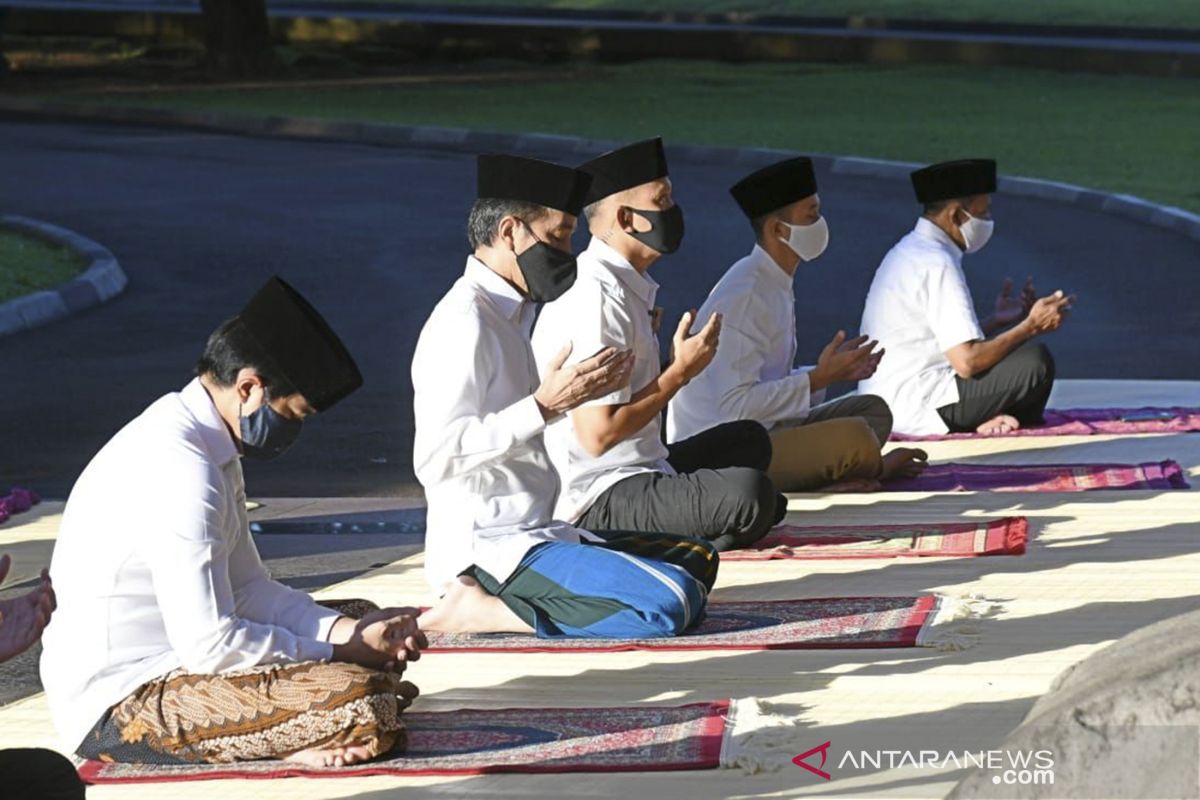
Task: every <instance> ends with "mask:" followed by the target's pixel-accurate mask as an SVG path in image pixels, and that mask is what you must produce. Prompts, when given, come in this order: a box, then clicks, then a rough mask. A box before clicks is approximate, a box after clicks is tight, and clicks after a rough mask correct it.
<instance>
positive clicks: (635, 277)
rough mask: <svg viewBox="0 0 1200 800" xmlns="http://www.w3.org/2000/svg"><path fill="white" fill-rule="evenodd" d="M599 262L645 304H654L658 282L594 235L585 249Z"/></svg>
mask: <svg viewBox="0 0 1200 800" xmlns="http://www.w3.org/2000/svg"><path fill="white" fill-rule="evenodd" d="M586 252H587V253H588V254H589V255H591V256H592V257H593V258H595V259H596V261H598V262H599V263H600V264H602V265H604V266H605V267H607V268H608V271H609V272H611V273H612V274H613V275H615V276H616V277H617V278H618V279H619V280H620V281H621V283H623V284H625V286H626V287H628V288H629V289H630V290H631V291H632V292H633V293H634V294H636V295H637V296H638V297H640V298H642V300H644V301H645V303H646V305H648V306H653V305H654V297H655V295H656V294H657V293H658V283H657V282H656V281H655V280H654V279H653V278H651V277H650V276H649V275H647V274H646V273H644V272H638V270H637V269H636V268H635V267H634V266H633V264H630V263H629V259H627V258H625V256H623V255H621V254H620V253H618V252H617V251H616V250H614V249H613V248H612V246H611V245H610V244H609V243H608V242H606V241H604V240H603V239H599V238H597V237H595V236H593V237H592V240H591V241H590V242H588V247H587V251H586Z"/></svg>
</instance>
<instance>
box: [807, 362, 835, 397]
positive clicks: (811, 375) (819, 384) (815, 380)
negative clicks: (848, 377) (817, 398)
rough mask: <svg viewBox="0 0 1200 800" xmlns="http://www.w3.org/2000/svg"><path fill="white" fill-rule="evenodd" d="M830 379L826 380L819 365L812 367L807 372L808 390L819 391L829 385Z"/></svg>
mask: <svg viewBox="0 0 1200 800" xmlns="http://www.w3.org/2000/svg"><path fill="white" fill-rule="evenodd" d="M829 383H830V381H828V380H826V378H825V372H824V370H822V369H821V367H820V366H816V367H813V368H812V369H811V370H809V372H808V390H809V391H810V392H819V391H821V390H822V389H824V388H826V387H828V386H829Z"/></svg>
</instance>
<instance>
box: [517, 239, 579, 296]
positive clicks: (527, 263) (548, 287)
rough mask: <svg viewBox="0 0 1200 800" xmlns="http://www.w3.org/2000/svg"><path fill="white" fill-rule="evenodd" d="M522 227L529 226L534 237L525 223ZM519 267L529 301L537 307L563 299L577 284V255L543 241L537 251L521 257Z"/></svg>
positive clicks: (522, 254)
mask: <svg viewBox="0 0 1200 800" xmlns="http://www.w3.org/2000/svg"><path fill="white" fill-rule="evenodd" d="M521 224H522V225H525V230H527V231H529V235H530V236H533V235H534V233H533V230H532V229H530V227H529V226H528V225H526V224H525V222H524V220H522V222H521ZM535 238H536V237H535ZM517 267H519V268H520V270H521V275H523V276H524V277H525V287H526V291H527V292H528V293H529V299H530V300H532V301H533V302H535V303H550V302H553V301H555V300H557V299H558V298H560V297H562V296H563V293H565V292H566V291H567V289H570V288H571V286H572V284H574V283H575V275H576V273H577V271H578V265H577V264H576V263H575V256H574V255H572V254H571V253H564V252H563V251H562V250H559V249H558V248H557V247H551V246H550V245H548V244H546V243H545V242H543V241H541V240H540V239H539V240H538V241H537V243H536V244H534V245H533V247H530V248H528V249H526V250H525V252H523V253H518V254H517Z"/></svg>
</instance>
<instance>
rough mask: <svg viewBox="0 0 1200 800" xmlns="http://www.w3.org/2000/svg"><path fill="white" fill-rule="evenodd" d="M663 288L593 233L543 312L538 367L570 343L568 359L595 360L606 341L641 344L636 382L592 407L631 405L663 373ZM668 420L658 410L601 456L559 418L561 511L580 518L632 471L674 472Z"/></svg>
mask: <svg viewBox="0 0 1200 800" xmlns="http://www.w3.org/2000/svg"><path fill="white" fill-rule="evenodd" d="M657 292H658V284H657V283H655V281H654V279H652V278H651V277H650V276H649V275H646V274H644V273H641V272H638V271H637V270H636V269H634V267H633V265H632V264H630V263H629V261H628V260H627V259H625V258H624V257H623V256H621V254H620V253H618V252H617V251H616V250H614V249H613V248H612V247H610V246H609V245H608V244H607V243H605V242H603V241H602V240H600V239H597V238H594V237H593V238H592V240H591V242H590V243H589V244H588V248H587V249H586V250H584V251H583V252H582V253H580V255H579V274H578V277H577V278H576V280H575V285H574V286H572V287H571V288H570V289H568V290H567V292H566V293H565V294H564V295H563V296H562V297H560V298H559V299H557V300H555V301H554V302H553V303H549V304H547V305H546V307H545V308H543V309H542V313H541V316H539V317H538V321H537V327H536V328H535V329H534V332H533V352H534V354H535V356H536V358H537V366H538V369H539V370H540V371H541V372H543V373H544V372H545V369H546V365H547V364H548V363H549V362H550V361H551V360H552V359H553V358H554V356H555V355H557V354H558V352H559V351H560V350H562V348H563V346H564V345H566V344H567V343H568V342H571V343H573V345H574V349H573V350H572V351H571V355H570V357H569V358H568V359H567V362H566V363H567V364H574V363H576V362H579V361H582V360H584V359H587V358H591V357H592V356H593V355H595V354H596V353H597V352H598V351H600V350H602V349H603V348H605V347H616V348H617V349H620V350H633V357H634V363H633V374H632V377H631V378H630V382H629V384H628V385H626V386H624V387H622V388H620V389H616V390H615V391H613V392H611V393H609V394H607V395H605V396H603V397H599V398H596V399H595V400H591V401H589V402H587V403H584V406H585V407H589V406H612V405H623V404H625V403H628V402H629V401H630V399H631V398H632V397H633V395H634V394H636V393H637V392H638V390H640V389H641V388H643V387H644V386H646V385H647V384H649V383H650V382H651V381H653V380H655V379H656V378H658V376H659V374H660V373H661V372H662V361H661V360H660V357H659V350H658V335H657V334H656V333H655V331H654V316H653V315H654V299H655V296H656V295H657ZM660 425H661V422H660V420H659V417H658V416H657V415H656V416H655V417H654V419H652V420H650V421H649V422H647V423H646V424H645V425H644V426H642V428H641V430H639V431H637V432H636V433H634V434H633V435H632V436H630V437H629V438H627V439H625V440H623V441H621V442H617V443H616V444H615V445H613V446H612V447H610V448H609V449H608V450H607V451H606V452H605V453H604V454H603V455H600V456H593V455H592V454H590V453H588V452H587V450H585V449H584V448H583V445H582V444H581V443H580V441H579V436H578V435H577V434H576V432H575V425H574V422H573V420H572V418H571V415H570V414H566V415H564V416H563V417H562V418H560V419H557V420H555V421H554V422H553V423H551V425H550V426H549V427H548V428H547V429H546V449H547V451H548V452H549V454H550V460H551V461H552V462H553V463H554V468H555V469H556V470H557V471H558V476H559V479H560V480H561V481H562V484H563V491H562V493H561V495H560V496H559V498H558V504H557V506H556V507H555V509H554V515H555V516H556V517H558V518H559V519H565V520H571V521H572V522H573V521H576V520H578V519H579V517H580V516H582V514H583V512H585V511H587V509H588V508H589V507H590V506H591V504H592V503H593V502H595V500H596V498H597V497H599V496H600V495H601V494H602V493H603V492H604V491H605V490H606V489H608V488H609V487H610V486H612V485H613V484H615V483H617V482H618V481H622V480H624V479H625V478H628V477H630V476H631V475H639V474H641V473H644V472H654V471H657V472H666V473H668V474H674V472H675V471H674V470H673V469H671V465H670V464H668V463H667V448H666V445H664V444H663V443H662V438H661V436H660V432H661V428H660Z"/></svg>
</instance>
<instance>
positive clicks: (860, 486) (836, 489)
mask: <svg viewBox="0 0 1200 800" xmlns="http://www.w3.org/2000/svg"><path fill="white" fill-rule="evenodd" d="M882 488H883V486H882V484H880V483H879V481H876V480H870V479H867V478H856V479H854V480H849V481H838V482H837V483H831V484H829V485H828V486H822V487H821V488H820V489H818V490H817V491H818V492H822V493H825V494H855V493H860V492H878V491H879V490H880V489H882Z"/></svg>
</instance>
